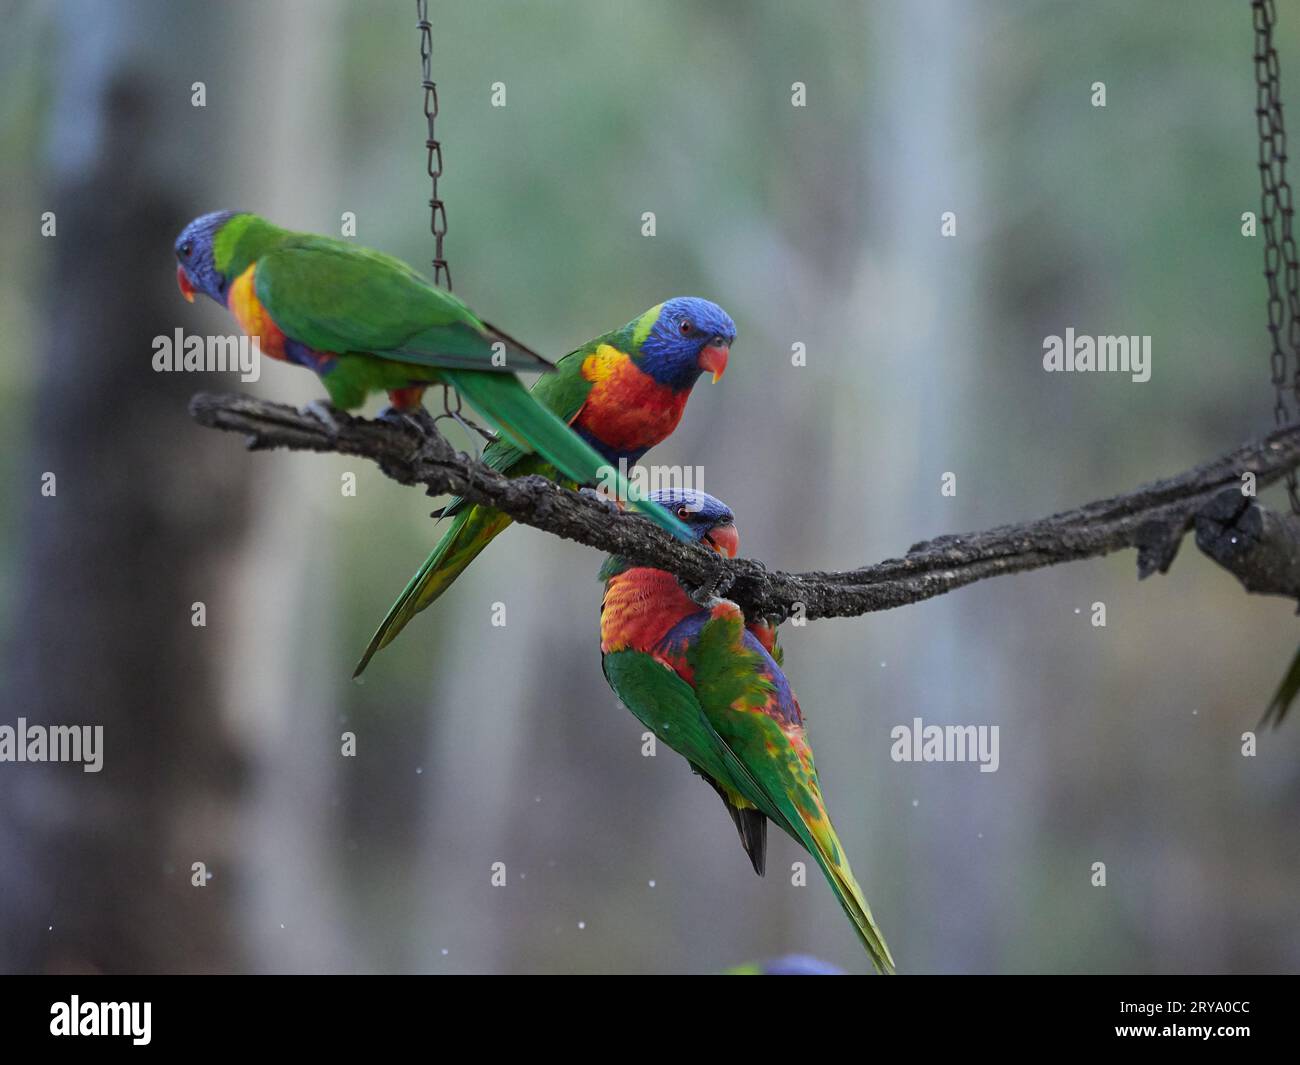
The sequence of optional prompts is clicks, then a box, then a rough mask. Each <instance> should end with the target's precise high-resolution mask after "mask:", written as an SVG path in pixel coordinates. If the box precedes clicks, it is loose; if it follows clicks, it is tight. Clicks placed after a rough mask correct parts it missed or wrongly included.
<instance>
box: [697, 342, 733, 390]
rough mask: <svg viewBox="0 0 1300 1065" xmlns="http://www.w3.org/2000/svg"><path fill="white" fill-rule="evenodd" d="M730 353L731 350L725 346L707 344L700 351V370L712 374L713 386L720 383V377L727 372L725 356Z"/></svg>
mask: <svg viewBox="0 0 1300 1065" xmlns="http://www.w3.org/2000/svg"><path fill="white" fill-rule="evenodd" d="M730 353H731V348H730V346H729V345H727V344H709V345H707V346H706V347H705V348H703V349H702V350H701V351H700V362H699V366H700V369H701V370H706V371H708V372H709V373H711V374H713V382H714V384H717V382H719V381H721V380H722V375H723V374H724V373H726V372H727V356H728V355H729V354H730Z"/></svg>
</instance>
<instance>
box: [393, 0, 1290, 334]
mask: <svg viewBox="0 0 1300 1065" xmlns="http://www.w3.org/2000/svg"><path fill="white" fill-rule="evenodd" d="M415 14H416V19H417V21H416V26H417V27H418V28H419V30H420V69H421V72H422V75H423V80H422V82H421V84H422V86H423V88H424V118H425V121H426V122H428V124H429V132H428V135H427V136H426V138H425V141H424V147H425V151H426V152H428V165H427V167H426V169H427V170H428V172H429V182H430V193H429V230H430V232H431V233H433V283H434V284H435V285H441V286H442V287H443V288H445V289H446V290H447V291H448V292H450V291H451V267H450V266H448V265H447V260H446V258H444V256H443V253H442V239H443V237H445V236H446V235H447V208H446V205H445V204H444V203H443V202H442V200H441V199H439V198H438V178H440V177H442V144H441V143H440V142H439V140H438V138H437V137H436V136H435V135H434V132H433V124H434V119H436V118H437V117H438V86H437V85H435V84H434V83H433V79H432V74H431V66H432V60H433V27H432V26H430V24H429V0H415ZM1298 335H1300V334H1298Z"/></svg>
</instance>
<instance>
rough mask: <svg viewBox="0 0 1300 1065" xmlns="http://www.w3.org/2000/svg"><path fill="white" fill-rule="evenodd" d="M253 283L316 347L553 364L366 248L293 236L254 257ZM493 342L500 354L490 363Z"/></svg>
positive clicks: (419, 359)
mask: <svg viewBox="0 0 1300 1065" xmlns="http://www.w3.org/2000/svg"><path fill="white" fill-rule="evenodd" d="M254 285H255V291H256V295H257V299H258V301H259V302H260V303H261V304H262V306H263V307H264V308H265V309H266V311H267V312H268V313H269V314H270V315H271V318H272V320H273V321H274V322H275V324H276V325H277V326H278V327H279V328H280V330H281V331H282V332H283V333H284V334H285V335H286V336H288V337H290V338H291V339H293V340H297V341H298V342H300V343H302V344H306V345H307V346H308V347H310V348H312V349H314V350H316V351H329V352H338V353H370V354H374V355H380V356H382V357H384V358H386V359H393V360H395V361H397V362H409V363H414V364H416V365H420V366H433V367H448V368H463V369H472V370H496V371H504V372H516V371H529V370H542V369H547V368H549V367H550V365H551V364H550V363H549V362H548V361H547V360H546V359H543V358H542V357H541V356H540V355H538V354H536V353H535V352H532V351H530V350H529V349H527V348H525V347H524V346H523V345H521V344H519V343H518V342H517V341H515V340H513V339H511V338H510V337H508V336H506V335H505V334H503V333H500V332H499V331H497V330H494V329H492V328H491V327H490V326H488V325H486V324H485V323H484V322H483V321H481V320H480V319H479V318H478V317H477V316H476V315H475V314H474V312H473V311H471V310H470V309H469V308H468V307H466V306H465V304H464V303H462V302H461V301H460V300H459V299H457V298H456V297H455V296H453V295H452V294H451V293H450V292H446V291H444V290H442V289H440V288H437V287H435V286H433V285H431V284H429V282H428V281H426V280H425V279H424V278H423V277H421V276H420V275H419V274H417V273H416V272H415V271H414V270H412V269H411V268H410V267H409V266H407V265H406V264H405V263H404V262H402V261H401V260H399V259H394V258H393V257H392V256H390V255H384V254H383V253H382V252H377V251H373V250H371V249H369V248H360V247H356V246H354V245H351V244H346V243H344V242H342V241H338V240H331V239H330V238H328V237H315V236H307V235H303V236H298V237H293V238H291V239H289V240H287V241H285V242H284V243H283V244H281V245H280V246H279V247H277V248H276V249H275V250H273V251H269V252H267V253H266V254H264V255H262V256H261V257H260V258H259V259H258V260H257V272H256V274H255V275H254ZM498 342H499V343H503V344H504V345H505V358H504V360H501V359H498V360H497V363H498V365H494V364H493V359H492V356H493V351H494V348H493V345H494V344H495V343H498ZM501 363H504V364H501Z"/></svg>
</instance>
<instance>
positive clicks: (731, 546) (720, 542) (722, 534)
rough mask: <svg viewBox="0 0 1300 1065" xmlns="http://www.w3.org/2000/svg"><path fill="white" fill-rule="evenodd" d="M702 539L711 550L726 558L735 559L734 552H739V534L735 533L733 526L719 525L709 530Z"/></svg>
mask: <svg viewBox="0 0 1300 1065" xmlns="http://www.w3.org/2000/svg"><path fill="white" fill-rule="evenodd" d="M704 539H705V540H707V541H708V543H709V545H710V546H711V547H712V548H713V550H715V551H716V552H717V553H718V554H720V555H725V556H726V557H727V558H735V557H736V552H737V551H739V550H740V533H738V532H737V531H736V526H735V524H731V525H719V526H718V527H717V528H715V529H710V530H709V532H708V533H707V534H705V537H704Z"/></svg>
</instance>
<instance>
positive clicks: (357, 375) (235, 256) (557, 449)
mask: <svg viewBox="0 0 1300 1065" xmlns="http://www.w3.org/2000/svg"><path fill="white" fill-rule="evenodd" d="M175 251H176V260H177V264H178V265H177V270H176V279H177V283H178V284H179V285H180V289H181V293H182V295H184V296H185V298H186V299H188V300H189V301H191V302H193V300H194V295H195V293H196V292H202V293H203V294H204V295H207V296H209V297H211V298H212V299H213V300H215V301H216V302H217V303H219V304H221V305H222V306H223V307H226V308H228V309H229V310H230V311H231V312H232V313H233V314H234V316H235V318H236V320H237V321H238V322H239V325H240V327H241V328H242V329H243V330H244V332H245V333H246V334H248V335H249V336H250V337H256V338H257V339H258V342H259V346H260V348H261V351H262V353H263V354H264V355H267V356H269V357H270V358H273V359H278V360H282V361H284V362H289V363H294V364H296V365H299V366H305V367H307V368H308V369H310V370H312V371H313V372H315V373H316V374H317V375H318V376H319V377H320V379H321V382H322V383H323V384H324V385H325V390H326V391H327V392H328V393H329V397H330V401H331V402H332V403H333V405H334V406H335V407H336V408H339V409H342V410H352V409H355V408H357V407H359V406H361V405H362V404H363V403H364V402H365V400H366V398H367V396H368V395H370V394H371V393H372V392H377V391H385V392H387V393H388V396H389V401H390V403H391V405H392V408H393V409H394V410H396V411H399V412H402V411H416V410H418V409H420V405H421V400H422V398H423V393H424V390H425V389H426V388H427V387H428V386H429V385H435V384H436V385H444V386H448V387H450V388H454V389H456V391H457V392H459V393H460V394H461V395H463V396H464V397H465V398H466V399H468V400H469V401H470V403H472V404H473V405H474V407H475V408H476V409H477V410H478V411H479V412H480V413H481V414H482V415H483V416H484V417H485V418H486V419H487V420H488V421H489V422H490V423H491V424H492V426H493V427H494V428H496V429H497V430H498V431H499V432H500V433H501V434H502V437H503V439H508V440H509V444H510V446H511V447H512V448H514V449H517V450H518V453H520V454H527V455H534V454H535V455H539V456H541V457H542V458H543V459H544V460H545V461H546V462H547V463H549V464H551V465H553V466H554V467H556V468H557V469H559V470H562V471H563V473H564V474H565V476H566V477H569V478H571V479H572V480H573V481H574V482H577V483H580V484H587V483H596V482H604V483H608V484H612V486H613V487H614V489H615V490H616V491H618V492H620V493H622V494H621V495H620V498H623V499H628V500H631V501H633V503H634V505H635V506H636V507H637V509H638V510H640V511H641V512H642V513H643V514H645V515H646V517H648V518H650V519H651V520H652V521H654V522H656V523H657V524H658V525H660V526H661V527H663V528H665V529H667V530H668V531H670V532H672V533H673V534H674V535H676V536H679V537H683V538H685V537H686V535H687V533H686V530H685V528H684V526H683V525H682V523H681V522H679V521H677V519H675V518H674V517H673V516H672V515H670V514H668V513H667V512H666V511H664V510H663V509H662V508H661V507H658V506H655V505H654V504H653V503H650V502H648V501H646V500H645V499H643V498H641V496H642V493H638V492H634V491H633V490H632V487H631V486H629V485H628V484H627V482H626V479H625V478H624V477H623V476H622V475H621V474H620V473H618V472H617V471H611V470H610V469H609V467H608V460H607V459H605V458H604V457H602V456H601V455H599V454H598V453H597V452H596V451H595V450H594V449H593V448H592V446H591V445H590V444H589V443H588V442H587V441H585V440H583V439H582V438H581V437H580V436H579V435H578V434H577V433H575V432H574V431H573V430H572V429H570V428H569V426H568V425H566V424H565V423H564V422H563V421H562V420H560V419H559V418H557V417H556V416H555V415H554V414H553V413H552V412H551V411H550V410H548V409H547V408H546V407H545V406H544V405H542V404H541V403H538V402H537V400H536V399H534V398H533V397H532V396H531V395H530V394H529V392H528V390H527V389H526V388H525V387H524V386H523V385H522V384H521V383H520V381H519V379H518V378H517V377H515V371H538V370H541V371H547V370H551V369H553V367H552V366H551V364H550V363H549V362H547V361H546V360H545V359H543V358H542V357H541V356H540V355H537V354H536V353H534V352H532V351H530V350H529V349H528V348H525V347H524V346H523V345H522V344H520V343H519V342H518V341H515V340H513V339H512V338H511V337H509V336H507V335H506V334H505V333H502V332H501V331H500V330H498V329H495V328H493V327H492V326H490V325H488V324H487V323H485V322H483V321H482V320H481V319H479V318H478V317H477V316H476V315H475V314H474V312H473V311H471V310H470V309H469V308H468V307H467V306H465V304H464V303H462V302H461V301H460V300H459V299H457V298H456V297H455V296H453V295H452V294H451V293H450V292H446V291H444V290H442V289H440V288H437V287H436V286H434V285H432V284H430V283H429V282H428V281H426V280H425V279H424V278H423V277H421V276H420V275H419V274H417V273H416V272H415V271H414V270H412V269H411V268H410V267H409V266H407V265H406V264H405V263H403V262H401V261H400V260H398V259H394V258H392V257H391V256H388V255H384V254H382V253H380V252H377V251H371V250H370V249H368V248H361V247H358V246H356V245H353V244H349V243H347V242H345V241H341V240H334V239H333V238H330V237H318V236H312V235H310V234H306V233H294V232H290V231H289V230H287V229H281V228H279V227H278V226H275V225H272V224H271V223H270V222H268V221H267V220H266V219H264V218H259V217H258V216H257V215H254V214H248V213H239V212H233V211H217V212H214V213H212V214H206V215H203V216H201V217H199V218H196V219H194V221H192V222H190V223H189V225H187V226H186V227H185V229H184V230H183V231H182V232H181V235H180V236H179V237H177V239H176V247H175ZM326 417H327V415H326Z"/></svg>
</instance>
